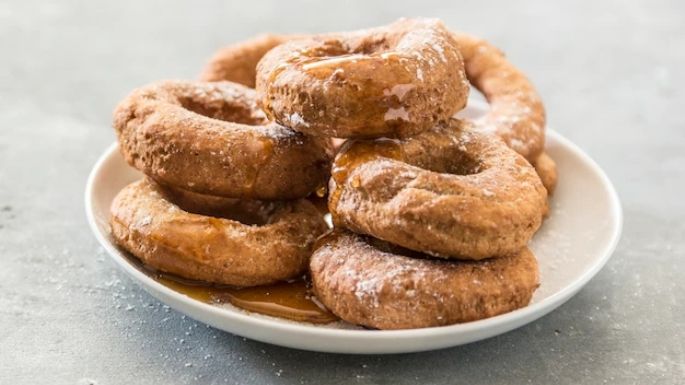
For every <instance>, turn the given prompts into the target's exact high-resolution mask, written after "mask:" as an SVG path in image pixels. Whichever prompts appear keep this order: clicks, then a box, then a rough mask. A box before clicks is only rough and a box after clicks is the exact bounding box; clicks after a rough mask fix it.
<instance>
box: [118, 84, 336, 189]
mask: <svg viewBox="0 0 685 385" xmlns="http://www.w3.org/2000/svg"><path fill="white" fill-rule="evenodd" d="M255 96H256V95H255V91H254V90H252V89H250V88H247V87H244V86H241V85H239V84H236V83H230V82H220V83H199V82H189V81H163V82H159V83H154V84H151V85H148V86H145V87H142V88H139V89H137V90H135V91H134V92H133V93H131V94H130V95H129V96H128V97H127V98H126V99H124V100H123V101H122V102H121V103H120V104H119V105H118V106H117V108H116V109H115V111H114V128H115V130H116V132H117V134H118V136H119V143H120V150H121V152H122V154H123V155H124V158H125V159H126V161H127V162H128V163H129V164H131V165H132V166H134V167H135V168H137V169H139V170H141V171H142V172H144V173H145V174H147V175H148V176H150V177H152V178H153V179H155V180H156V181H158V182H160V183H162V184H164V185H169V186H175V187H180V188H184V189H187V190H190V191H193V192H197V193H202V194H211V195H219V196H225V197H231V198H244V199H265V200H273V199H295V198H302V197H305V196H307V195H308V194H309V193H311V192H312V191H314V190H316V189H317V187H320V186H322V185H324V184H325V183H326V182H325V181H326V179H327V177H328V175H329V172H330V171H329V167H330V159H331V157H332V150H331V145H330V143H329V141H326V140H322V139H316V138H312V137H307V136H305V135H302V134H300V133H297V132H295V131H293V130H291V129H289V128H286V127H283V126H280V125H278V124H275V123H269V122H267V120H266V117H265V116H264V114H263V113H262V112H261V111H260V110H259V109H258V108H257V107H256V97H255Z"/></svg>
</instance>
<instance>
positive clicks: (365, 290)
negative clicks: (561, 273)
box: [310, 231, 539, 329]
mask: <svg viewBox="0 0 685 385" xmlns="http://www.w3.org/2000/svg"><path fill="white" fill-rule="evenodd" d="M317 245H319V246H318V248H317V249H316V250H315V251H314V253H313V255H312V258H311V262H310V271H311V277H312V284H313V289H314V292H315V294H316V297H317V298H318V299H319V301H320V302H321V303H323V305H324V306H326V307H327V308H328V309H329V310H330V311H331V312H333V313H334V314H335V315H337V316H338V317H340V318H341V319H343V320H345V321H347V322H350V323H353V324H357V325H363V326H366V327H370V328H376V329H410V328H423V327H432V326H444V325H450V324H454V323H460V322H468V321H474V320H478V319H482V318H487V317H492V316H495V315H498V314H502V313H506V312H509V311H512V310H515V309H518V308H520V307H523V306H526V305H527V304H528V303H529V302H530V299H531V297H532V295H533V292H534V291H535V289H536V288H537V287H538V285H539V273H538V265H537V261H536V260H535V256H534V255H533V253H532V252H531V251H530V250H529V249H528V248H523V249H522V250H520V251H519V252H517V253H515V254H513V255H511V256H507V257H502V258H492V259H486V260H483V261H445V260H436V259H431V258H428V257H427V256H426V255H422V254H419V253H416V252H412V251H408V250H406V249H402V248H399V247H397V246H393V245H391V244H389V243H387V242H383V241H379V240H376V239H373V238H370V237H364V236H360V235H356V234H353V233H351V232H347V231H334V232H333V233H331V234H329V235H327V236H325V237H324V238H322V239H321V240H319V241H318V242H317Z"/></svg>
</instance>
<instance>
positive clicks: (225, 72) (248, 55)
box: [200, 34, 303, 88]
mask: <svg viewBox="0 0 685 385" xmlns="http://www.w3.org/2000/svg"><path fill="white" fill-rule="evenodd" d="M302 37H303V36H302V35H274V34H264V35H259V36H256V37H254V38H252V39H249V40H246V41H242V42H239V43H236V44H232V45H229V46H227V47H224V48H222V49H220V50H219V51H217V52H216V53H215V54H214V56H212V58H211V59H210V61H209V63H207V65H206V67H205V69H204V70H203V71H202V74H201V75H200V79H201V80H203V81H207V82H217V81H224V80H227V81H231V82H235V83H239V84H242V85H244V86H247V87H250V88H254V86H255V78H256V76H257V63H258V62H259V60H260V59H261V58H262V56H264V54H265V53H267V52H268V51H269V50H271V49H272V48H274V47H275V46H277V45H280V44H283V43H285V42H287V41H290V40H294V39H297V38H302Z"/></svg>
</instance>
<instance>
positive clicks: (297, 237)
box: [110, 179, 327, 286]
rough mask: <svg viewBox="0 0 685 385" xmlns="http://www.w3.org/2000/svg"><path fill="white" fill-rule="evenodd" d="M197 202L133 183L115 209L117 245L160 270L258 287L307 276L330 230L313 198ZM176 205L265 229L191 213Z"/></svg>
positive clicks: (146, 183) (177, 193) (186, 195)
mask: <svg viewBox="0 0 685 385" xmlns="http://www.w3.org/2000/svg"><path fill="white" fill-rule="evenodd" d="M194 195H195V194H190V193H187V192H180V191H170V190H165V189H163V188H162V187H160V186H158V185H155V184H154V183H152V182H150V181H148V180H146V179H144V180H140V181H138V182H134V183H132V184H130V185H129V186H127V187H125V188H124V189H123V190H121V192H119V194H118V195H117V196H116V198H115V199H114V201H113V202H112V207H111V213H112V216H111V219H110V224H111V231H112V236H113V237H114V240H115V241H116V242H117V243H118V244H119V245H120V246H121V247H123V248H124V249H126V250H128V251H129V252H131V253H132V254H133V255H135V256H136V257H138V258H140V259H141V260H142V261H143V262H144V263H146V264H147V265H149V266H151V267H153V268H155V269H158V270H160V271H164V272H168V273H173V274H176V275H179V276H181V277H184V278H189V279H194V280H201V281H205V282H212V283H218V284H227V285H235V286H255V285H263V284H268V283H273V282H277V281H281V280H287V279H290V278H293V277H296V276H298V275H300V274H302V273H303V272H304V271H305V270H306V267H307V263H308V261H309V256H310V253H311V251H312V247H313V245H314V242H315V240H316V238H317V237H318V236H319V235H321V234H322V233H323V232H324V231H325V230H326V229H327V227H326V224H325V222H324V221H323V218H322V216H321V214H320V213H319V211H318V210H317V209H316V208H315V207H314V205H313V204H312V203H311V202H309V201H307V200H305V199H300V200H296V201H290V202H257V201H243V200H234V199H227V198H216V197H205V198H202V197H200V198H198V197H197V196H194ZM170 198H174V199H180V202H183V203H187V204H190V205H191V206H192V207H193V208H200V209H204V210H207V209H211V210H218V212H219V213H223V214H231V215H233V214H235V217H238V218H241V219H243V220H251V221H256V222H258V223H257V224H254V225H250V224H244V223H241V222H238V221H237V220H233V219H228V218H220V217H213V216H207V215H201V214H194V213H190V212H188V211H185V210H183V209H181V208H180V207H179V206H177V205H176V204H174V203H172V202H171V201H170V200H169V199H170ZM221 200H223V203H222V202H221ZM208 202H209V203H208ZM207 203H208V204H209V205H210V206H204V205H205V204H207Z"/></svg>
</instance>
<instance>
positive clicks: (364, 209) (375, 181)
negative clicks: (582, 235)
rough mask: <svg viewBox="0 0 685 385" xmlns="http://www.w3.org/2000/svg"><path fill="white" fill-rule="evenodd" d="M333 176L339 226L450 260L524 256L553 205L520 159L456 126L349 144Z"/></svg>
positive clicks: (332, 196)
mask: <svg viewBox="0 0 685 385" xmlns="http://www.w3.org/2000/svg"><path fill="white" fill-rule="evenodd" d="M332 176H333V177H332V178H331V180H330V182H329V191H330V193H329V210H330V212H331V215H332V219H333V223H334V224H335V226H338V227H343V228H347V229H349V230H352V231H354V232H356V233H360V234H367V235H371V236H373V237H375V238H379V239H382V240H385V241H388V242H392V243H395V244H397V245H400V246H403V247H405V248H408V249H412V250H416V251H420V252H424V253H427V254H430V255H433V256H436V257H443V258H457V259H473V260H479V259H483V258H489V257H495V256H505V255H511V254H515V253H517V252H518V251H519V250H520V249H522V248H523V247H525V246H526V244H527V243H528V241H529V240H530V238H531V237H532V236H533V234H534V233H535V231H536V230H537V229H538V228H539V227H540V224H541V221H542V216H543V214H544V211H545V207H546V203H547V199H546V198H547V192H546V191H545V188H544V187H543V186H542V183H541V181H540V178H539V177H538V176H537V175H536V173H535V170H534V169H533V167H532V166H531V165H530V164H529V163H528V162H527V161H526V160H525V159H524V158H523V157H522V156H520V155H519V154H517V153H516V152H515V151H513V150H512V149H510V148H509V147H507V145H506V144H505V143H504V142H503V141H501V140H500V139H499V138H497V137H496V136H493V135H490V134H486V133H482V132H480V131H477V130H474V129H473V128H472V127H470V126H469V124H468V123H467V122H463V121H460V120H456V119H452V120H449V121H446V122H444V123H441V124H440V125H438V126H436V127H434V128H433V129H432V130H429V131H424V132H422V133H421V134H419V135H417V136H414V137H411V138H407V139H403V140H397V139H395V140H393V139H386V138H382V139H376V140H354V141H348V142H346V143H345V144H344V145H343V148H342V149H341V150H340V152H339V153H338V155H337V156H336V158H335V161H334V163H333V171H332Z"/></svg>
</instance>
